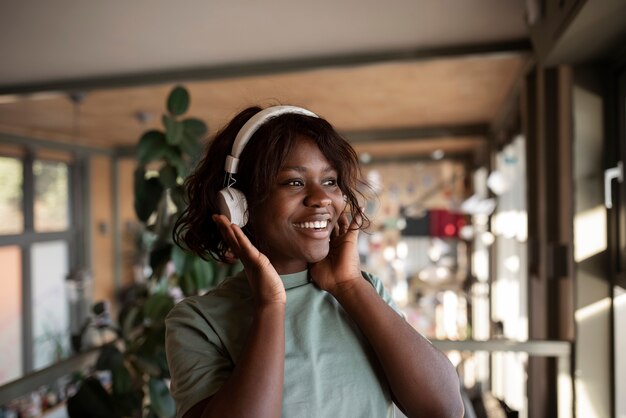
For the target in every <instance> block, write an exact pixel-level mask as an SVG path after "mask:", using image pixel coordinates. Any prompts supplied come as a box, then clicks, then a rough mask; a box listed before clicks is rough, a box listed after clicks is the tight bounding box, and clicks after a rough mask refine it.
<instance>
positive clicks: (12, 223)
mask: <svg viewBox="0 0 626 418" xmlns="http://www.w3.org/2000/svg"><path fill="white" fill-rule="evenodd" d="M23 177H24V176H23V168H22V162H21V161H20V160H18V159H17V158H9V157H0V185H1V186H0V234H19V233H20V232H22V231H23V230H24V214H23V212H22V197H23V193H22V183H23Z"/></svg>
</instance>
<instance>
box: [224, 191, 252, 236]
mask: <svg viewBox="0 0 626 418" xmlns="http://www.w3.org/2000/svg"><path fill="white" fill-rule="evenodd" d="M217 206H218V208H219V210H220V213H221V214H222V215H224V216H226V217H227V218H228V219H229V220H230V222H231V223H233V224H237V225H239V227H240V228H243V227H244V225H245V224H247V223H248V203H247V202H246V196H245V195H244V194H243V193H242V192H241V191H240V190H237V189H233V188H230V187H227V188H225V189H222V190H220V191H219V193H218V194H217Z"/></svg>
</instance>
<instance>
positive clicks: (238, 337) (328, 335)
mask: <svg viewBox="0 0 626 418" xmlns="http://www.w3.org/2000/svg"><path fill="white" fill-rule="evenodd" d="M281 278H282V280H283V283H284V284H285V289H286V290H287V306H286V315H285V380H284V386H283V408H282V416H283V417H285V418H309V417H310V418H326V417H328V418H361V417H363V418H385V417H387V418H389V417H393V416H394V409H393V404H392V401H391V396H390V392H389V387H388V384H387V382H386V380H385V378H384V375H383V373H382V370H381V369H380V366H379V364H378V361H377V360H376V358H375V355H374V353H373V351H372V350H371V349H370V347H369V344H368V342H367V341H366V340H365V337H364V336H363V334H362V333H361V331H360V330H359V329H358V327H357V326H356V324H355V323H354V322H353V321H352V320H351V319H350V318H349V317H348V315H347V313H346V312H345V311H344V309H343V308H342V307H341V305H339V303H338V302H337V300H336V299H335V298H334V297H333V296H332V295H331V294H329V293H327V292H325V291H323V290H320V289H319V288H318V287H316V286H315V285H314V284H313V283H312V282H311V281H310V280H309V278H308V272H307V271H303V272H300V273H295V274H290V275H285V276H281ZM363 278H364V280H367V281H368V282H370V283H371V284H372V286H374V288H375V289H376V291H377V292H378V294H379V295H380V296H381V297H382V298H383V299H384V300H385V301H386V302H387V303H388V304H389V305H390V306H392V307H393V308H394V309H395V310H396V311H397V312H399V310H398V308H397V307H396V306H395V304H393V302H392V301H391V298H390V297H389V296H388V295H387V293H386V292H385V291H384V289H383V286H382V283H381V282H380V280H378V279H377V278H375V277H373V276H371V275H369V274H367V273H363ZM252 315H253V303H252V296H251V293H250V288H249V286H248V281H247V279H246V277H245V275H244V273H243V272H241V273H239V274H237V275H236V276H234V277H231V278H229V279H227V280H225V281H224V282H222V283H221V284H220V285H219V286H218V287H216V288H215V289H213V290H211V291H210V292H209V293H207V294H206V295H203V296H194V297H189V298H186V299H185V300H183V301H182V302H180V303H178V304H177V305H176V306H175V307H174V308H173V309H172V311H171V312H170V314H169V315H168V317H167V319H166V329H167V331H166V350H167V360H168V363H169V368H170V373H171V376H172V382H171V387H170V390H171V393H172V396H173V397H174V400H175V401H176V415H177V417H182V416H183V415H184V414H185V413H186V412H187V411H188V410H189V409H190V408H191V407H192V406H194V405H195V404H196V403H198V402H199V401H201V400H203V399H205V398H207V397H209V396H211V395H213V394H214V393H215V392H217V391H218V389H219V388H220V387H221V386H222V384H223V383H224V382H225V381H226V380H227V379H228V377H229V376H230V375H231V373H232V372H233V369H234V368H235V365H236V364H237V360H238V358H239V356H240V353H241V351H242V349H243V346H244V344H245V341H246V337H247V335H248V330H249V328H250V325H251V323H252Z"/></svg>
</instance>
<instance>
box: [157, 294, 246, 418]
mask: <svg viewBox="0 0 626 418" xmlns="http://www.w3.org/2000/svg"><path fill="white" fill-rule="evenodd" d="M165 326H166V334H165V349H166V353H167V362H168V365H169V369H170V375H171V379H172V380H171V385H170V392H171V394H172V397H173V398H174V401H175V402H176V416H177V417H182V416H183V415H184V414H185V413H186V412H187V411H188V410H189V409H191V408H192V407H193V406H194V405H196V404H197V403H198V402H200V401H202V400H203V399H206V398H208V397H210V396H212V395H213V394H214V393H215V392H217V391H218V390H219V388H220V387H221V386H222V385H223V384H224V382H225V381H226V380H227V379H228V377H229V376H230V375H231V374H232V371H233V368H234V365H233V362H232V360H231V358H230V356H229V355H228V353H227V352H226V350H225V349H224V348H223V345H222V343H221V341H220V339H219V337H218V335H217V334H216V332H215V330H214V329H213V328H212V327H211V325H210V321H208V320H207V318H206V316H205V315H204V314H202V313H201V311H200V310H199V306H198V305H197V302H194V301H193V299H192V300H184V301H182V302H180V303H179V304H177V305H176V306H175V307H174V308H173V309H172V310H171V312H170V313H169V315H168V316H167V318H166V320H165Z"/></svg>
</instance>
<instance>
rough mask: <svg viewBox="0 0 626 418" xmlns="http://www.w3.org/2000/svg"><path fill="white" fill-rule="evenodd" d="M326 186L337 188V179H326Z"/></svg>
mask: <svg viewBox="0 0 626 418" xmlns="http://www.w3.org/2000/svg"><path fill="white" fill-rule="evenodd" d="M323 184H324V186H336V185H337V179H326V180H324V183H323Z"/></svg>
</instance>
